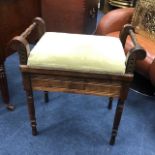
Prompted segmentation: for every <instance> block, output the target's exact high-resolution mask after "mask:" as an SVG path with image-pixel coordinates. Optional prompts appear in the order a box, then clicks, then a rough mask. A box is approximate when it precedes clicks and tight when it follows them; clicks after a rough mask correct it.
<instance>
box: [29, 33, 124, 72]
mask: <svg viewBox="0 0 155 155" xmlns="http://www.w3.org/2000/svg"><path fill="white" fill-rule="evenodd" d="M114 52H116V54H114ZM125 60H126V56H125V54H124V50H123V47H122V44H121V42H120V40H119V39H118V38H116V37H110V36H95V35H80V34H69V33H56V32H46V33H45V34H44V35H43V36H42V38H41V39H40V40H39V42H38V43H37V45H36V46H35V47H34V49H32V51H31V53H30V56H29V58H28V66H29V67H35V68H46V69H47V68H48V69H60V70H72V71H81V72H93V73H104V74H105V73H106V72H107V73H116V74H117V73H118V74H124V73H125Z"/></svg>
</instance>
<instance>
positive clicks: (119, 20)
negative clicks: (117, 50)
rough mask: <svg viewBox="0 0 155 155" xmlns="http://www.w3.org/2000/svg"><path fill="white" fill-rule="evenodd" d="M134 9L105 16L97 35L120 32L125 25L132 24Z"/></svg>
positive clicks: (109, 13) (117, 10)
mask: <svg viewBox="0 0 155 155" xmlns="http://www.w3.org/2000/svg"><path fill="white" fill-rule="evenodd" d="M133 12H134V8H125V9H116V10H113V11H110V12H108V13H107V14H105V15H104V16H103V17H102V18H101V20H100V22H99V24H98V26H97V29H96V34H97V35H106V34H108V33H111V32H115V31H120V30H121V29H122V27H123V25H125V24H127V23H130V22H131V18H132V15H133Z"/></svg>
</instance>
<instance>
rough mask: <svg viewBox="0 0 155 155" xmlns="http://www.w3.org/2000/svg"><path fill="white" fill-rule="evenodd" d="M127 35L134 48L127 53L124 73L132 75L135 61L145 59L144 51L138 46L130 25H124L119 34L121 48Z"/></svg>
mask: <svg viewBox="0 0 155 155" xmlns="http://www.w3.org/2000/svg"><path fill="white" fill-rule="evenodd" d="M128 35H129V36H130V37H131V40H132V42H133V44H134V47H133V48H132V49H130V51H129V52H128V53H127V59H126V73H133V71H134V68H135V63H136V61H137V60H143V59H144V58H145V57H146V51H145V50H144V49H143V48H142V47H141V46H140V45H139V44H138V42H137V40H136V36H135V34H134V28H133V26H132V25H131V24H126V25H124V27H123V29H122V30H121V32H120V40H121V42H122V45H123V47H124V46H125V43H126V40H127V37H128Z"/></svg>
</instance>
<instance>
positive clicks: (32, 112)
mask: <svg viewBox="0 0 155 155" xmlns="http://www.w3.org/2000/svg"><path fill="white" fill-rule="evenodd" d="M26 94H27V103H28V110H29V116H30V121H31V127H32V135H34V136H35V135H37V128H36V125H37V123H36V117H35V107H34V100H33V92H32V90H26Z"/></svg>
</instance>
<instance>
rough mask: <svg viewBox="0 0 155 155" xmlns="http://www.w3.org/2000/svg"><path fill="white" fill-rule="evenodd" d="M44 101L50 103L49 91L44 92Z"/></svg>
mask: <svg viewBox="0 0 155 155" xmlns="http://www.w3.org/2000/svg"><path fill="white" fill-rule="evenodd" d="M44 100H45V102H46V103H47V102H49V96H48V91H44Z"/></svg>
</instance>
